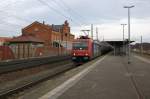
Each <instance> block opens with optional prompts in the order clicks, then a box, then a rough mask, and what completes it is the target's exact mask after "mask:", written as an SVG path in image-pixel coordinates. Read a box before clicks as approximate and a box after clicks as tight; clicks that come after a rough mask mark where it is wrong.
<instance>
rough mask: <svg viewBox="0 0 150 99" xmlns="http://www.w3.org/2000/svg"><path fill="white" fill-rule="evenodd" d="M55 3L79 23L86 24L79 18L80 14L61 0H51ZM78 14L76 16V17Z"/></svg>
mask: <svg viewBox="0 0 150 99" xmlns="http://www.w3.org/2000/svg"><path fill="white" fill-rule="evenodd" d="M52 1H53V2H54V3H55V4H57V5H58V6H60V7H61V8H62V9H63V10H64V11H65V12H67V13H68V14H69V15H70V16H71V15H73V16H72V17H73V18H74V19H75V20H76V21H78V22H79V23H80V24H82V25H83V24H86V23H85V22H84V21H83V20H84V19H81V17H82V16H81V15H79V14H78V13H77V12H76V11H74V10H73V9H72V8H70V7H69V6H68V5H67V4H66V3H65V2H64V1H63V0H61V1H60V0H59V2H58V1H57V0H52ZM77 16H78V17H77Z"/></svg>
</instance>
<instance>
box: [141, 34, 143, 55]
mask: <svg viewBox="0 0 150 99" xmlns="http://www.w3.org/2000/svg"><path fill="white" fill-rule="evenodd" d="M142 54H143V40H142V36H141V55H142Z"/></svg>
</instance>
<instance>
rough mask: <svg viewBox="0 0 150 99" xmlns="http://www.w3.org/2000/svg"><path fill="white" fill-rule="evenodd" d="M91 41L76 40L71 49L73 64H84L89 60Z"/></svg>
mask: <svg viewBox="0 0 150 99" xmlns="http://www.w3.org/2000/svg"><path fill="white" fill-rule="evenodd" d="M91 45H92V40H91V39H89V38H86V39H84V38H82V39H81V38H80V39H76V40H75V41H74V42H73V47H72V60H73V61H74V62H78V63H80V62H86V61H89V60H90V59H91V56H92V55H91V54H92V53H91V52H92V48H91Z"/></svg>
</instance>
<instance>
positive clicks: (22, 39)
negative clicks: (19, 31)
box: [8, 36, 44, 43]
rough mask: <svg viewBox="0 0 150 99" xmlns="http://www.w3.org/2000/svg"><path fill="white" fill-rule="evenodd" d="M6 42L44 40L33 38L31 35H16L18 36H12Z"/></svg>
mask: <svg viewBox="0 0 150 99" xmlns="http://www.w3.org/2000/svg"><path fill="white" fill-rule="evenodd" d="M8 42H10V43H31V42H32V43H44V41H42V40H40V39H38V38H35V37H33V36H18V37H14V38H12V39H11V40H9V41H8Z"/></svg>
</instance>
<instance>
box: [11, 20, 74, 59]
mask: <svg viewBox="0 0 150 99" xmlns="http://www.w3.org/2000/svg"><path fill="white" fill-rule="evenodd" d="M73 40H74V35H73V34H71V33H70V26H69V23H68V22H67V21H65V22H64V23H63V24H61V25H54V24H52V25H49V24H45V22H43V23H40V22H37V21H35V22H33V23H32V24H30V25H28V26H26V27H24V28H23V29H22V35H21V36H18V37H14V38H13V39H12V40H10V41H9V46H10V47H11V49H12V50H13V52H14V54H15V55H14V56H15V57H16V58H27V57H35V56H37V57H38V56H56V55H64V54H69V53H70V52H71V47H72V41H73ZM41 41H42V42H41ZM41 43H42V44H43V45H42V46H38V45H41ZM33 45H34V47H33ZM35 45H36V46H35ZM33 53H35V54H33Z"/></svg>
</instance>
